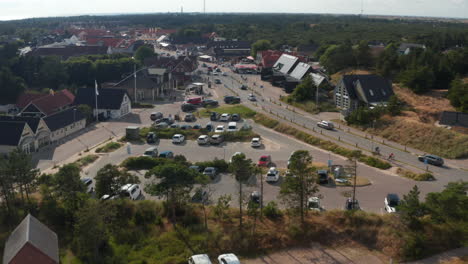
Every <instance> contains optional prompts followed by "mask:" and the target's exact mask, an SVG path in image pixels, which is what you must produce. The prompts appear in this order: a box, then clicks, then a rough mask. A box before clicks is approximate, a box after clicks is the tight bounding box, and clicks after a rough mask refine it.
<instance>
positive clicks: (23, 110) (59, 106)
mask: <svg viewBox="0 0 468 264" xmlns="http://www.w3.org/2000/svg"><path fill="white" fill-rule="evenodd" d="M74 100H75V96H74V95H73V94H72V93H71V92H70V91H68V90H66V89H65V90H61V91H58V92H54V91H52V90H51V92H50V93H49V94H45V95H31V94H27V93H25V94H23V95H20V97H19V98H18V100H17V107H18V108H19V109H20V115H21V116H29V117H45V116H48V115H51V114H53V113H56V112H59V111H61V110H64V109H67V108H70V107H71V106H72V105H73V101H74Z"/></svg>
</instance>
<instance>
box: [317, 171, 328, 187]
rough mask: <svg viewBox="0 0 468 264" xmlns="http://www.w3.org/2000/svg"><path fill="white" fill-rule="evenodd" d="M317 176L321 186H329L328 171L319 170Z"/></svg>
mask: <svg viewBox="0 0 468 264" xmlns="http://www.w3.org/2000/svg"><path fill="white" fill-rule="evenodd" d="M317 175H318V183H319V184H328V171H326V170H318V171H317Z"/></svg>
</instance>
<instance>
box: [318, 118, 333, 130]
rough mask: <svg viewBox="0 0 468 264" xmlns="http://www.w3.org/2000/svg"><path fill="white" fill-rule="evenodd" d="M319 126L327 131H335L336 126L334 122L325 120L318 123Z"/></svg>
mask: <svg viewBox="0 0 468 264" xmlns="http://www.w3.org/2000/svg"><path fill="white" fill-rule="evenodd" d="M317 126H318V127H321V128H325V129H327V130H333V129H334V128H335V125H334V124H333V123H332V122H330V121H324V120H322V121H320V122H317Z"/></svg>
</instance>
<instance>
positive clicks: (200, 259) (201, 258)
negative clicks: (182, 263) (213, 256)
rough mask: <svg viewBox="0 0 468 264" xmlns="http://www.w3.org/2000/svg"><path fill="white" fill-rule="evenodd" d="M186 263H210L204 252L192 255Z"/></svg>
mask: <svg viewBox="0 0 468 264" xmlns="http://www.w3.org/2000/svg"><path fill="white" fill-rule="evenodd" d="M188 264H211V261H210V257H208V255H206V254H199V255H193V256H191V257H190V258H189V259H188Z"/></svg>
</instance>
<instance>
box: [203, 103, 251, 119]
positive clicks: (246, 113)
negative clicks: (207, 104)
mask: <svg viewBox="0 0 468 264" xmlns="http://www.w3.org/2000/svg"><path fill="white" fill-rule="evenodd" d="M211 112H218V113H220V114H224V113H227V114H231V115H232V114H239V115H240V116H241V118H253V117H254V116H255V114H256V112H255V111H254V110H252V109H250V108H248V107H246V106H243V105H232V106H220V107H215V108H203V109H201V110H199V111H198V113H199V115H200V116H201V117H209V116H210V113H211Z"/></svg>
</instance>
